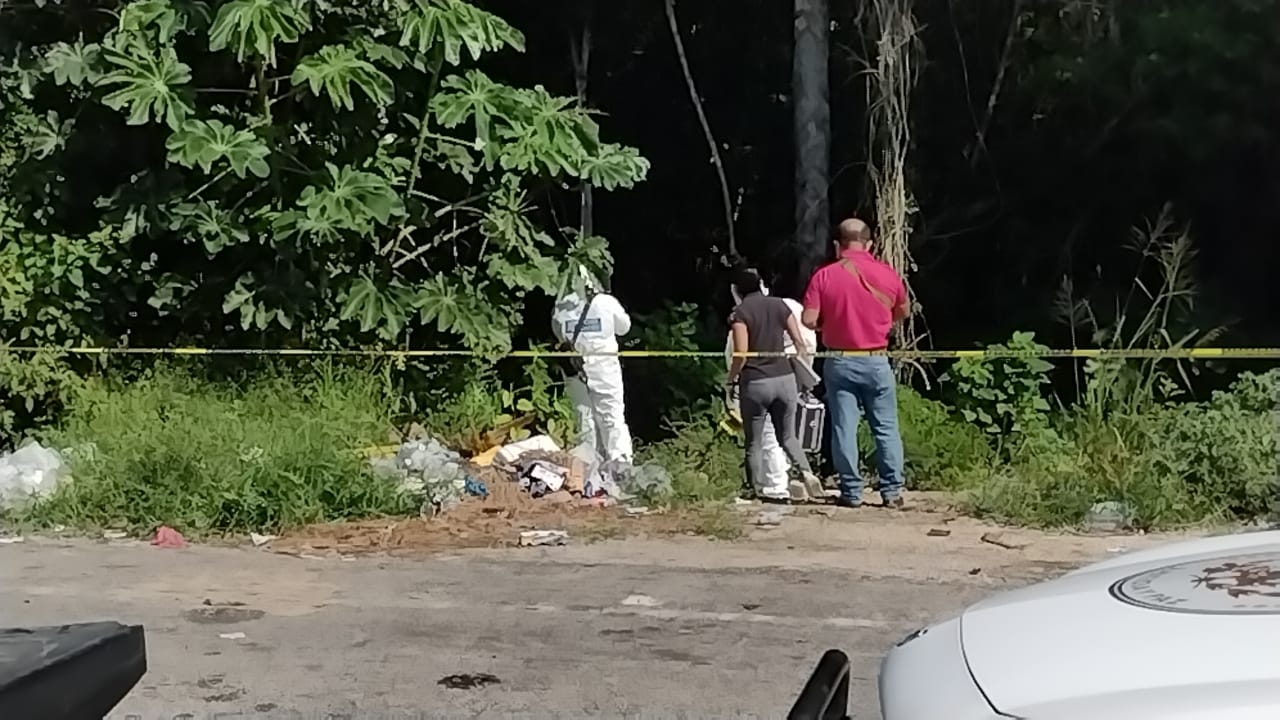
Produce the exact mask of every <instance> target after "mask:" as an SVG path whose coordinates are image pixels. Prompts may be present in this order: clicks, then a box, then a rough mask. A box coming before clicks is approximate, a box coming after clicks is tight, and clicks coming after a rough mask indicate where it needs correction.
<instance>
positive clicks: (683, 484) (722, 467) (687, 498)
mask: <svg viewBox="0 0 1280 720" xmlns="http://www.w3.org/2000/svg"><path fill="white" fill-rule="evenodd" d="M670 433H671V435H670V437H668V438H667V439H665V440H662V441H660V442H657V443H652V444H648V445H642V446H641V447H640V451H639V453H637V458H636V459H637V462H638V463H640V464H643V463H655V464H657V465H660V466H661V467H663V468H664V469H665V470H666V471H667V472H669V473H670V474H671V489H672V493H671V495H670V496H669V497H666V498H650V500H655V501H661V502H665V503H669V504H673V505H686V506H687V505H698V504H703V503H710V502H721V501H724V500H728V499H730V498H733V497H735V496H736V495H737V494H738V492H739V491H740V490H741V489H742V483H743V452H742V446H741V445H740V444H739V443H738V441H737V439H736V437H735V436H733V435H730V434H729V433H728V432H725V431H724V430H722V429H720V428H719V427H717V426H716V425H715V424H714V423H713V422H712V421H711V420H710V419H709V418H707V417H695V418H692V419H688V420H683V421H679V422H675V423H672V424H671V425H670Z"/></svg>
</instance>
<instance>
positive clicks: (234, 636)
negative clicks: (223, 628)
mask: <svg viewBox="0 0 1280 720" xmlns="http://www.w3.org/2000/svg"><path fill="white" fill-rule="evenodd" d="M218 637H220V638H222V639H223V640H243V639H245V638H246V637H248V636H247V635H245V634H244V633H242V632H233V633H219V634H218Z"/></svg>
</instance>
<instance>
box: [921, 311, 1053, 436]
mask: <svg viewBox="0 0 1280 720" xmlns="http://www.w3.org/2000/svg"><path fill="white" fill-rule="evenodd" d="M988 349H989V350H1001V351H1012V352H1022V353H1026V356H1025V357H1008V358H996V359H990V358H963V359H960V360H958V361H956V363H955V365H954V366H953V367H952V368H951V370H950V372H948V373H947V374H945V375H943V377H942V380H943V382H947V381H950V382H951V384H952V385H953V387H954V388H955V407H956V409H957V410H958V411H959V412H960V415H961V416H963V417H964V419H965V422H968V423H972V424H974V425H977V426H978V427H980V428H982V430H983V431H984V432H986V433H988V434H990V435H994V436H999V437H1002V438H1007V437H1009V436H1016V435H1018V434H1020V433H1023V432H1026V431H1030V430H1034V429H1035V428H1038V427H1040V426H1041V425H1042V424H1043V421H1044V413H1047V412H1048V411H1049V409H1050V407H1049V403H1048V401H1046V400H1045V399H1044V395H1043V393H1044V389H1045V387H1046V386H1047V385H1048V384H1049V371H1051V370H1053V365H1051V364H1049V363H1048V362H1046V361H1044V360H1042V359H1041V358H1040V357H1039V355H1041V354H1043V353H1044V351H1046V350H1048V349H1049V348H1048V347H1046V346H1044V345H1041V344H1040V343H1038V342H1036V341H1035V334H1034V333H1029V332H1016V333H1014V334H1013V337H1012V338H1011V339H1010V340H1009V342H1007V343H1005V344H1003V345H992V346H990V347H988Z"/></svg>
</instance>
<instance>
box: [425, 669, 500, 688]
mask: <svg viewBox="0 0 1280 720" xmlns="http://www.w3.org/2000/svg"><path fill="white" fill-rule="evenodd" d="M501 682H502V681H501V680H499V679H498V678H497V677H496V676H494V675H490V674H489V673H460V674H457V675H445V676H444V677H442V678H440V680H438V681H437V682H436V684H437V685H440V686H441V687H446V688H448V689H450V690H475V689H476V688H482V687H487V686H489V685H498V684H500V683H501Z"/></svg>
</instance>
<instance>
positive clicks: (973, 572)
mask: <svg viewBox="0 0 1280 720" xmlns="http://www.w3.org/2000/svg"><path fill="white" fill-rule="evenodd" d="M980 572H982V568H974V569H972V570H970V571H969V574H970V575H977V574H978V573H980Z"/></svg>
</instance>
